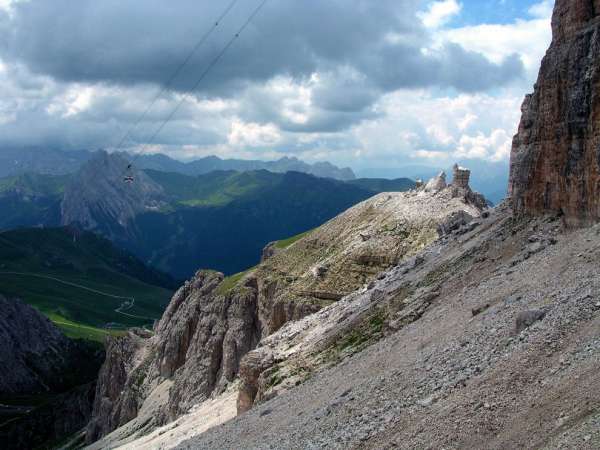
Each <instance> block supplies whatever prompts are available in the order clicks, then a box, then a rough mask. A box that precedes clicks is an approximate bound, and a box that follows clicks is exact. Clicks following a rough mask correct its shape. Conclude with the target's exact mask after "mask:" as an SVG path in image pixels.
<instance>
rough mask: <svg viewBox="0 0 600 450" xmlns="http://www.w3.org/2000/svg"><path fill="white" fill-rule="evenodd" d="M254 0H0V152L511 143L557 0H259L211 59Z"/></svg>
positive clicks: (460, 156) (416, 148) (407, 149)
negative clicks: (166, 121)
mask: <svg viewBox="0 0 600 450" xmlns="http://www.w3.org/2000/svg"><path fill="white" fill-rule="evenodd" d="M232 1H233V0H232ZM261 1H262V0H237V1H236V2H233V3H235V4H234V6H233V8H232V9H231V10H230V11H229V13H228V14H227V15H226V16H225V18H224V19H223V20H222V21H221V22H220V23H219V26H217V27H215V22H216V21H217V19H218V18H219V17H220V16H221V15H222V14H223V12H224V11H225V8H226V6H227V5H229V4H230V3H229V0H228V1H227V2H226V1H224V2H214V1H209V0H178V1H176V2H173V1H167V0H102V1H97V0H77V1H72V0H53V1H51V2H49V1H47V0H0V151H2V148H20V147H32V146H34V147H47V148H56V149H64V150H74V149H88V150H96V149H100V148H104V149H108V150H117V149H122V150H128V151H132V152H149V153H152V152H162V153H165V154H168V155H170V156H172V157H175V158H179V159H191V158H196V157H202V156H207V155H217V156H220V157H223V158H245V159H275V158H279V157H283V156H296V157H299V158H301V159H303V160H306V161H308V162H315V161H323V160H328V161H331V162H333V163H336V164H338V165H343V166H350V167H352V168H354V169H358V170H360V169H364V168H371V167H386V168H390V167H399V166H403V165H409V164H414V165H420V164H422V165H435V166H445V165H448V164H450V163H451V162H452V161H454V160H463V161H464V160H477V162H506V161H507V160H508V158H509V154H510V146H511V141H512V136H513V135H514V133H515V132H516V129H517V125H518V121H519V118H520V105H521V103H522V100H523V97H524V95H525V94H526V93H528V92H531V91H532V89H533V84H534V82H535V79H536V77H537V71H538V69H539V64H540V61H541V58H542V57H543V55H544V53H545V51H546V49H547V47H548V45H549V43H550V40H551V30H550V17H551V13H552V6H553V1H552V0H436V1H431V0H378V1H376V2H375V1H373V0H301V1H298V0H267V2H266V4H265V5H264V7H263V8H262V9H260V11H259V12H258V14H257V15H256V16H255V17H254V18H253V19H252V21H251V22H250V23H249V24H248V26H247V27H246V28H244V31H243V32H242V33H241V34H240V35H239V37H238V38H237V39H235V40H234V41H233V43H232V45H231V46H229V47H228V48H227V51H226V52H225V53H224V54H223V56H222V57H221V58H220V59H219V61H218V63H217V64H216V65H214V66H212V68H211V69H210V70H208V72H207V69H208V68H209V67H211V62H212V61H214V60H215V58H217V57H218V55H219V54H221V52H222V51H223V49H224V48H225V47H226V45H227V43H228V42H229V41H230V40H231V39H232V38H233V37H234V36H235V34H236V33H237V32H238V30H239V29H240V28H241V27H242V25H243V24H244V23H245V22H246V21H247V19H248V18H249V17H250V16H251V14H252V12H253V11H255V9H256V8H257V7H258V5H259V4H260V3H261ZM211 29H214V30H213V31H212V33H211V34H210V36H209V37H208V38H207V39H206V40H205V41H204V42H203V44H202V45H200V46H199V47H198V49H197V51H196V52H195V53H193V54H192V57H191V58H190V60H189V62H188V64H187V65H186V66H185V67H184V68H183V70H181V71H180V73H179V74H178V76H177V77H176V78H175V79H174V80H173V82H171V83H168V81H169V80H170V79H171V78H172V75H173V73H174V71H175V70H176V69H177V68H178V67H179V66H180V65H181V63H182V62H183V61H184V60H186V58H187V57H188V56H189V55H190V54H191V51H192V49H193V48H194V46H195V45H196V44H197V43H198V42H199V41H200V39H201V38H202V36H204V35H206V34H207V33H208V32H209V30H211ZM203 73H207V74H206V76H204V77H203V78H201V75H202V74H203ZM199 79H201V81H200V83H199V84H198V87H197V88H196V89H195V90H193V91H191V92H190V90H191V89H192V87H193V86H195V85H196V84H197V83H198V80H199ZM163 91H164V92H163ZM161 92H163V94H162V95H160V97H159V98H158V100H157V101H156V102H155V104H154V105H153V107H152V108H151V109H150V110H149V111H148V112H147V114H145V116H144V117H143V120H141V121H139V119H140V117H141V116H142V114H144V112H145V111H147V109H148V107H149V105H151V104H152V101H153V99H155V98H157V95H158V94H160V93H161ZM178 104H181V107H180V108H179V109H178V110H177V111H176V112H175V113H174V114H173V118H172V120H170V121H169V122H168V123H167V124H166V125H165V126H164V127H162V128H161V124H163V122H164V120H165V119H166V118H167V117H169V116H170V115H171V114H172V113H173V112H174V110H175V108H176V106H177V105H178ZM138 121H139V123H138ZM136 124H137V125H136Z"/></svg>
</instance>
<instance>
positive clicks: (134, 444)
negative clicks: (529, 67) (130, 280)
mask: <svg viewBox="0 0 600 450" xmlns="http://www.w3.org/2000/svg"><path fill="white" fill-rule="evenodd" d="M552 28H553V41H552V45H551V47H550V49H549V51H548V54H547V56H546V58H545V59H544V62H543V64H542V68H541V71H540V76H539V80H538V84H537V85H536V87H535V92H534V94H533V95H531V96H528V97H527V98H526V100H525V102H524V105H523V117H522V121H521V125H520V128H519V132H518V134H517V136H516V137H515V139H514V143H513V149H512V156H511V174H510V186H509V188H510V189H509V191H510V198H509V199H508V200H507V201H506V202H503V203H502V204H500V205H499V206H497V207H495V208H493V209H486V203H485V200H484V199H483V198H482V197H481V196H479V195H477V194H476V193H474V192H473V191H472V190H471V189H470V188H469V176H470V172H469V171H468V170H466V169H464V168H461V167H460V166H458V165H456V166H455V167H454V168H453V171H454V174H453V175H454V176H453V181H452V184H450V185H447V184H446V181H445V175H444V174H440V175H439V176H438V177H436V178H434V179H432V180H430V181H429V182H428V183H427V184H419V185H418V186H417V187H416V189H414V190H412V191H410V192H408V193H395V194H380V195H378V196H375V197H374V198H372V199H370V200H367V201H365V202H363V203H361V204H359V205H357V206H355V207H353V208H350V209H349V210H347V211H346V212H344V213H343V214H341V215H340V216H338V217H336V218H334V219H332V220H330V221H329V222H327V223H326V224H324V225H323V226H321V227H318V228H316V229H315V230H313V231H311V232H309V233H306V234H303V235H299V236H296V237H294V238H290V239H289V240H287V241H285V242H274V243H272V244H270V245H268V246H267V247H266V248H265V249H264V251H263V258H262V262H261V264H260V265H259V266H257V267H255V268H254V269H252V270H249V271H247V272H245V273H240V274H237V275H235V276H232V277H224V276H223V274H220V273H217V272H213V271H200V272H198V273H197V274H196V275H195V276H194V277H193V278H192V279H191V280H190V281H189V282H188V283H186V284H185V285H184V286H183V287H182V288H180V290H179V291H178V292H177V293H176V294H175V296H174V297H173V299H172V301H171V303H170V305H169V307H168V308H167V310H166V312H165V314H164V315H163V317H162V319H161V321H160V322H159V323H158V324H157V326H156V328H155V332H156V333H155V335H153V336H149V335H143V334H140V333H135V332H131V333H129V334H128V335H126V336H122V337H119V338H115V339H112V340H111V343H110V346H109V348H108V355H109V357H108V358H107V361H106V363H105V364H104V365H103V368H102V370H101V375H100V379H99V383H98V389H97V391H96V395H97V397H96V403H95V406H94V412H93V419H92V421H91V422H90V424H89V426H88V429H87V436H86V439H87V442H88V443H91V445H90V447H89V448H90V449H102V448H131V449H133V448H135V449H137V448H161V449H165V448H181V449H213V448H219V449H238V448H240V447H243V448H251V449H272V448H277V449H297V448H340V449H345V448H361V449H363V448H364V449H371V448H372V449H382V448H383V449H388V448H389V449H392V448H394V449H396V448H401V449H414V448H446V449H459V448H474V449H480V448H485V449H507V448H511V449H512V448H519V449H520V448H526V449H584V450H588V449H589V450H592V449H597V448H600V427H599V424H600V391H598V389H597V385H598V383H600V335H599V330H600V298H599V296H598V292H599V291H600V273H599V269H598V264H597V261H598V257H599V256H600V238H599V236H600V224H598V219H599V214H598V205H597V203H598V196H597V195H596V194H597V192H596V191H597V189H598V174H600V153H599V152H600V147H599V146H598V133H597V121H595V120H594V117H595V116H596V115H597V114H596V112H597V105H598V102H597V92H598V87H599V86H600V84H599V83H598V81H599V74H600V64H599V61H600V59H599V58H597V57H596V56H597V51H598V48H599V47H598V45H597V42H599V40H598V36H600V1H599V0H557V1H556V4H555V9H554V15H553V20H552ZM157 427H158V428H157ZM94 441H96V442H94Z"/></svg>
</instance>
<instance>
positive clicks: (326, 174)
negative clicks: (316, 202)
mask: <svg viewBox="0 0 600 450" xmlns="http://www.w3.org/2000/svg"><path fill="white" fill-rule="evenodd" d="M93 155H94V152H90V151H86V150H80V151H62V150H55V149H47V148H43V149H42V148H21V149H2V150H0V177H7V176H14V175H21V174H24V173H39V174H46V175H65V174H72V173H75V172H77V171H78V170H79V169H80V168H81V167H82V165H83V164H85V163H86V162H87V161H89V160H90V159H91V158H92V157H93ZM119 155H120V156H121V157H122V158H124V159H126V160H128V161H130V162H132V163H134V165H135V166H136V168H138V169H153V170H160V171H164V172H176V173H181V174H184V175H191V176H194V175H203V174H206V173H209V172H213V171H215V170H235V171H238V172H244V171H254V170H268V171H270V172H275V173H285V172H290V171H294V172H302V173H307V174H310V175H315V176H317V177H323V178H333V179H336V180H352V179H354V178H356V177H355V175H354V172H353V171H352V169H350V168H339V167H337V166H334V165H333V164H331V163H328V162H318V163H315V164H308V163H305V162H303V161H300V160H299V159H297V158H288V157H285V158H281V159H279V160H277V161H258V160H241V159H221V158H218V157H216V156H207V157H205V158H200V159H197V160H193V161H190V162H182V161H178V160H176V159H173V158H170V157H169V156H167V155H163V154H152V155H130V154H128V153H124V152H121V153H119Z"/></svg>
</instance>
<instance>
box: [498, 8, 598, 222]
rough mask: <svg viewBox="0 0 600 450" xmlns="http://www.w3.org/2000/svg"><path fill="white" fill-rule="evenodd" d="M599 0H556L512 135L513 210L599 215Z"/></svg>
mask: <svg viewBox="0 0 600 450" xmlns="http://www.w3.org/2000/svg"><path fill="white" fill-rule="evenodd" d="M599 14H600V1H599V0H558V1H557V2H556V5H555V10H554V16H553V21H552V27H553V33H554V39H553V41H552V45H551V46H550V49H549V50H548V52H547V54H546V57H545V58H544V60H543V61H542V66H541V69H540V73H539V77H538V81H537V83H536V85H535V90H534V92H533V94H531V95H528V96H527V97H526V98H525V101H524V103H523V107H522V119H521V123H520V125H519V131H518V134H517V135H516V136H515V138H514V141H513V148H512V154H511V173H510V182H509V193H510V196H511V199H512V204H513V209H514V210H515V212H516V213H517V214H530V215H541V214H546V213H550V214H557V213H558V214H562V215H564V217H565V222H566V223H567V224H568V225H572V226H577V225H585V224H588V223H592V222H596V221H598V219H600V122H599V121H598V120H597V118H598V117H599V116H600V96H599V95H598V92H600V89H599V88H600V20H598V18H599Z"/></svg>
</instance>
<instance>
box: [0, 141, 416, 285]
mask: <svg viewBox="0 0 600 450" xmlns="http://www.w3.org/2000/svg"><path fill="white" fill-rule="evenodd" d="M128 164H129V162H128V160H126V159H123V158H122V157H121V156H119V155H114V154H113V155H109V154H107V153H104V152H99V153H97V154H95V156H94V157H93V158H92V159H90V160H89V161H88V162H87V163H86V164H84V165H83V166H82V168H81V170H80V171H79V172H78V173H76V174H73V175H60V176H51V175H39V174H37V175H36V174H26V175H20V176H15V177H10V178H4V179H0V213H4V214H0V229H11V228H15V227H20V226H40V225H43V226H47V227H48V226H59V225H61V224H62V225H70V224H76V225H77V226H79V227H82V228H85V229H88V230H92V231H94V232H96V233H99V234H101V235H103V236H105V237H107V238H108V239H109V240H111V241H112V242H113V243H115V244H116V245H118V246H119V247H121V248H124V249H126V250H128V251H130V252H132V253H134V254H135V255H136V256H138V257H139V258H140V259H142V260H143V261H144V262H146V263H147V264H148V265H150V266H153V267H156V268H158V269H159V270H162V271H164V272H168V273H170V274H171V275H172V276H174V277H176V278H181V279H183V278H187V277H189V276H190V275H191V274H193V273H194V272H195V271H196V269H197V268H198V267H211V268H215V269H218V270H221V271H223V272H225V273H227V274H231V273H236V272H239V271H241V270H244V269H247V268H248V267H251V266H253V265H255V264H256V263H258V261H259V259H260V253H261V250H262V248H263V247H264V246H265V245H266V244H267V243H268V242H271V241H274V240H277V239H282V238H286V237H288V236H292V235H295V234H298V233H301V232H304V231H306V230H308V229H312V228H314V227H316V226H318V225H320V224H322V223H323V222H325V221H327V220H328V219H330V218H332V217H334V216H335V215H336V214H339V213H340V212H342V211H343V210H344V209H346V208H348V207H350V206H352V205H354V204H356V203H358V202H360V201H362V200H365V199H367V198H368V197H370V196H372V195H375V194H377V193H379V192H381V191H389V190H393V191H404V190H407V189H410V188H411V187H413V186H414V183H413V182H412V181H410V180H408V179H399V180H376V179H373V180H351V181H347V182H342V181H336V180H332V179H326V178H316V177H314V176H311V175H306V174H302V173H299V172H288V173H284V174H281V173H273V172H269V171H267V170H257V171H248V172H234V171H216V172H211V173H208V174H205V175H200V176H188V175H182V174H180V173H174V172H164V171H157V170H146V171H139V170H136V169H134V170H133V171H129V170H128V169H127V166H128ZM130 173H131V174H134V175H135V177H134V182H133V183H125V182H124V181H123V179H124V177H125V176H126V175H129V174H130ZM240 230H242V232H240Z"/></svg>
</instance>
